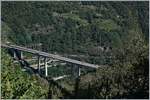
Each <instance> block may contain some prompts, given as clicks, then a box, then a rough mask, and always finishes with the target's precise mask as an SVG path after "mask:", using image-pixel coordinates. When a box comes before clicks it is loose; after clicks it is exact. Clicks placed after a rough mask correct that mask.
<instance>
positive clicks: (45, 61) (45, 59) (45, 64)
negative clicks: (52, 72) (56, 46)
mask: <svg viewBox="0 0 150 100" xmlns="http://www.w3.org/2000/svg"><path fill="white" fill-rule="evenodd" d="M44 66H45V76H46V77H47V76H48V70H47V58H46V57H45V58H44Z"/></svg>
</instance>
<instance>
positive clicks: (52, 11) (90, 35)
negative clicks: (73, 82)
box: [1, 1, 149, 98]
mask: <svg viewBox="0 0 150 100" xmlns="http://www.w3.org/2000/svg"><path fill="white" fill-rule="evenodd" d="M1 17H2V19H1V21H2V23H1V24H2V43H6V42H10V43H11V44H17V45H21V46H30V45H37V44H42V45H41V46H40V48H37V49H39V50H41V51H45V52H49V53H55V54H60V55H63V56H67V57H69V58H74V59H78V60H81V61H86V62H89V63H92V64H99V65H107V66H108V67H105V68H99V69H98V70H96V72H91V73H88V74H86V75H84V76H81V82H80V86H79V93H78V94H79V95H78V96H77V97H76V98H148V95H149V58H148V53H149V52H148V51H149V46H148V45H149V44H148V41H149V40H148V39H149V38H148V37H149V2H148V1H130V2H115V1H114V2H112V1H111V2H110V1H109V2H108V1H107V2H106V1H101V2H100V1H93V2H92V1H91V2H90V1H88V2H87V1H82V2H79V1H78V2H56V1H53V2H33V1H32V2H31V1H30V2H4V1H3V2H2V7H1ZM5 54H6V53H5ZM4 59H7V58H5V57H4V58H3V56H2V70H4V71H7V70H8V69H4V67H3V66H4V65H6V64H5V60H4ZM6 63H7V62H6ZM6 66H7V67H8V68H9V66H12V65H9V64H7V65H6ZM7 67H6V68H7ZM10 74H12V78H15V75H17V76H18V75H20V74H21V75H22V72H19V71H18V73H10ZM2 77H3V76H2ZM4 80H5V81H6V82H3V81H2V94H3V95H2V96H3V98H26V95H28V96H30V93H29V94H26V95H25V96H22V95H20V94H19V95H20V96H21V97H19V96H13V95H14V94H13V95H12V91H14V90H9V91H8V92H9V93H8V92H7V93H8V94H7V93H6V92H5V91H7V89H6V88H4V90H3V86H4V87H6V86H5V85H8V84H9V85H10V82H9V79H5V78H4ZM13 80H14V79H13ZM23 80H28V81H29V83H27V84H25V83H24V84H25V86H27V85H28V84H30V83H32V81H31V82H30V80H31V79H30V78H26V77H23ZM6 83H7V84H6ZM14 84H19V83H14ZM7 87H8V88H9V87H10V86H7ZM23 87H24V86H23ZM19 88H20V87H19ZM31 88H32V87H31ZM38 88H39V87H38V86H36V85H35V88H34V89H35V91H36V89H38ZM50 88H51V89H52V90H53V89H54V88H53V86H52V87H50ZM9 89H12V88H9ZM56 90H57V89H56ZM45 92H46V91H45ZM45 92H44V93H45ZM57 92H58V91H57ZM41 93H43V90H41ZM54 94H55V93H54ZM89 94H90V95H89ZM6 95H8V96H6ZM47 95H51V94H49V92H47V94H46V95H45V96H43V95H41V97H40V98H48V96H47ZM37 96H38V95H37ZM60 97H61V98H66V95H64V94H63V93H61V92H60V91H59V92H58V94H57V95H55V97H54V98H60ZM67 97H69V96H68V95H67ZM31 98H32V96H31ZM33 98H34V97H33ZM35 98H38V97H35ZM52 98H53V96H52Z"/></svg>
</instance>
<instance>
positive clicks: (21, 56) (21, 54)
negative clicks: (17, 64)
mask: <svg viewBox="0 0 150 100" xmlns="http://www.w3.org/2000/svg"><path fill="white" fill-rule="evenodd" d="M20 58H21V59H23V52H22V51H20Z"/></svg>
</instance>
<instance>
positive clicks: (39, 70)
mask: <svg viewBox="0 0 150 100" xmlns="http://www.w3.org/2000/svg"><path fill="white" fill-rule="evenodd" d="M37 67H38V72H39V73H41V69H40V55H38V66H37Z"/></svg>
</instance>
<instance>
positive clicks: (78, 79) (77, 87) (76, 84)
mask: <svg viewBox="0 0 150 100" xmlns="http://www.w3.org/2000/svg"><path fill="white" fill-rule="evenodd" d="M74 66H75V68H77V74H76V77H75V78H76V79H75V80H76V83H75V98H77V97H78V91H79V83H80V75H81V69H80V66H79V65H74Z"/></svg>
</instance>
